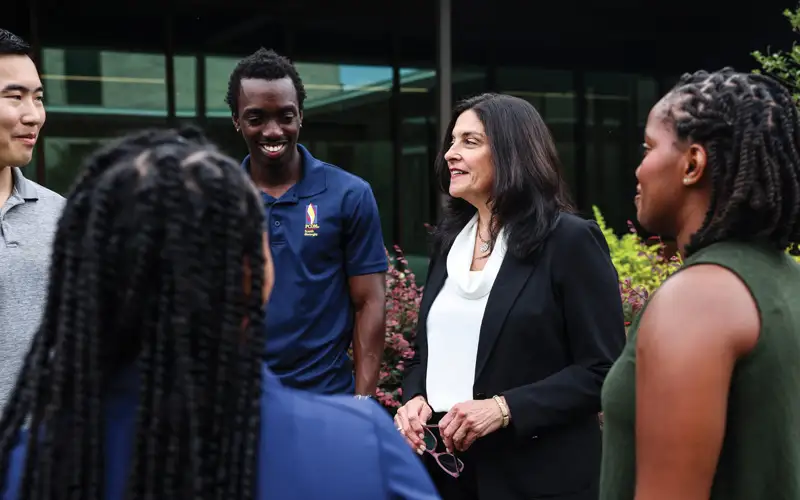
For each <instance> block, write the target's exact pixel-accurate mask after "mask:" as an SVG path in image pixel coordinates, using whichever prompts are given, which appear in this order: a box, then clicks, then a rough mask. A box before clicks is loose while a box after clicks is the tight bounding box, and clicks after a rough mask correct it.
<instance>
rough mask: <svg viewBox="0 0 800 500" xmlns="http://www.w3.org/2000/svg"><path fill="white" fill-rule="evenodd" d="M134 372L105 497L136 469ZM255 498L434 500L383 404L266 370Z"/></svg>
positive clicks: (120, 490)
mask: <svg viewBox="0 0 800 500" xmlns="http://www.w3.org/2000/svg"><path fill="white" fill-rule="evenodd" d="M138 386H139V384H138V378H137V375H136V370H135V369H128V370H126V371H125V373H123V374H122V375H120V376H119V377H118V378H117V379H116V380H115V381H114V383H113V386H112V389H111V396H110V397H109V398H108V399H107V401H106V405H105V426H106V427H105V433H106V434H105V461H104V466H105V488H106V494H105V498H106V500H121V499H122V498H123V496H124V493H125V483H126V479H127V474H128V471H129V469H130V466H131V459H132V454H133V440H134V438H135V435H136V406H137V400H138V390H139V387H138ZM26 440H27V434H26V433H23V435H22V439H21V440H20V443H19V444H18V445H17V447H16V448H15V449H14V450H13V452H12V455H11V460H10V466H9V471H8V474H7V479H6V485H7V487H6V491H5V492H4V493H3V496H2V499H3V500H16V499H17V498H18V491H19V488H20V485H21V480H22V473H23V470H24V467H25V443H26ZM258 453H259V458H258V473H257V475H258V479H257V485H256V488H257V491H256V495H255V498H256V499H259V500H260V499H281V500H313V499H316V498H324V499H327V500H338V499H341V500H361V499H363V500H378V499H387V500H388V499H408V500H435V499H438V498H439V496H438V494H437V493H436V489H435V488H434V486H433V483H432V482H431V480H430V477H429V476H428V474H427V472H426V471H425V469H424V467H423V465H422V461H421V460H420V459H419V458H418V457H417V456H416V455H415V454H414V452H413V451H412V450H411V448H410V447H409V446H408V444H406V442H405V441H404V440H403V438H402V437H401V436H400V433H399V432H397V429H395V428H394V427H393V425H392V421H391V418H390V417H389V416H388V414H387V413H386V412H385V410H383V409H382V408H381V407H380V406H379V405H378V404H377V403H375V402H373V401H370V400H357V399H354V398H352V397H348V396H320V395H316V394H309V393H307V392H300V391H295V390H292V389H289V388H286V387H283V386H282V385H281V384H280V382H279V381H278V380H277V378H276V377H275V376H274V375H272V374H271V373H270V372H269V370H267V369H266V368H265V369H264V391H263V395H262V398H261V442H260V447H259V451H258Z"/></svg>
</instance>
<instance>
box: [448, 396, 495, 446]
mask: <svg viewBox="0 0 800 500" xmlns="http://www.w3.org/2000/svg"><path fill="white" fill-rule="evenodd" d="M502 426H503V412H502V411H501V410H500V406H499V405H498V404H497V403H496V402H495V401H494V400H493V399H481V400H472V401H464V402H463V403H458V404H457V405H455V406H453V407H452V408H450V411H449V412H447V415H445V416H444V417H442V420H441V421H439V432H440V433H441V436H442V440H443V441H444V445H445V447H446V448H447V451H450V452H452V451H453V450H458V451H466V450H467V449H468V448H469V447H470V446H472V443H474V442H475V440H476V439H478V438H480V437H483V436H486V435H487V434H491V433H492V432H494V431H496V430H497V429H499V428H500V427H502Z"/></svg>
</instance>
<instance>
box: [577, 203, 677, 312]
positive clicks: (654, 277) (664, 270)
mask: <svg viewBox="0 0 800 500" xmlns="http://www.w3.org/2000/svg"><path fill="white" fill-rule="evenodd" d="M592 209H593V211H594V218H595V220H596V221H597V224H598V225H599V226H600V230H601V231H603V236H605V238H606V243H608V248H609V250H610V251H611V261H612V262H613V263H614V267H615V268H617V274H618V275H619V293H620V298H621V299H622V307H623V311H624V313H625V324H626V325H629V324H630V322H631V321H632V319H633V316H634V315H635V314H636V313H637V312H638V311H639V310H641V308H642V306H644V303H645V302H646V301H647V298H648V297H649V296H650V294H652V293H653V292H654V291H655V290H656V289H657V288H658V287H659V286H660V285H661V283H663V282H664V280H665V279H667V277H669V275H670V274H672V273H674V272H675V271H676V270H677V269H678V268H680V265H681V261H680V257H679V256H678V255H677V254H675V255H669V256H667V255H665V252H666V246H665V245H664V244H663V242H662V241H661V240H660V239H658V238H651V239H650V240H649V241H645V240H644V239H642V237H641V236H639V234H638V233H637V232H636V229H635V228H634V226H633V224H631V223H630V222H629V223H628V224H629V227H630V232H628V233H627V234H624V235H622V236H617V235H616V234H615V233H614V231H613V230H612V229H611V228H609V227H608V226H607V225H606V221H605V219H604V218H603V214H602V213H601V212H600V209H599V208H597V207H592Z"/></svg>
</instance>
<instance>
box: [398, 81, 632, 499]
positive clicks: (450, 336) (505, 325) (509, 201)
mask: <svg viewBox="0 0 800 500" xmlns="http://www.w3.org/2000/svg"><path fill="white" fill-rule="evenodd" d="M445 137H446V139H445V142H444V144H443V146H442V150H441V152H440V154H439V157H438V158H437V161H436V172H437V176H438V177H439V180H440V186H441V188H442V190H443V191H444V192H445V193H446V194H447V198H448V199H447V204H446V210H445V214H444V217H443V219H442V220H441V221H440V223H439V224H438V226H437V227H436V231H435V234H434V236H435V245H434V252H433V256H432V258H431V263H430V268H429V271H428V279H427V283H426V286H425V292H424V296H423V299H422V304H421V307H420V315H419V328H418V331H417V337H416V353H415V355H414V358H413V360H411V362H410V363H409V365H408V366H407V368H406V371H405V379H404V381H403V398H404V403H405V404H404V406H403V407H401V408H400V409H399V410H398V412H397V416H396V417H395V423H396V425H397V428H398V430H399V431H400V432H402V433H403V435H404V436H405V437H406V440H407V441H408V442H409V444H410V445H411V446H412V447H413V448H414V449H415V450H416V451H417V452H418V453H419V454H420V455H423V456H424V460H425V462H426V466H427V467H428V471H429V472H430V474H431V476H432V478H433V479H434V482H435V483H436V485H437V488H438V489H439V492H440V494H441V495H442V497H443V498H444V500H460V499H467V498H468V499H480V500H506V499H507V500H517V499H520V500H521V499H532V498H548V499H564V500H567V499H569V500H596V499H597V496H598V490H597V489H598V476H599V472H600V427H599V423H598V419H597V413H598V411H600V388H601V386H602V384H603V380H604V378H605V376H606V373H607V372H608V370H609V368H610V367H611V365H612V364H613V362H614V360H616V358H617V356H618V355H619V354H620V352H621V351H622V347H623V345H624V343H625V331H624V326H623V316H622V304H621V301H620V296H619V288H618V282H617V273H616V271H615V269H614V266H613V264H612V262H611V258H610V256H609V250H608V246H607V245H606V242H605V239H604V238H603V234H602V233H601V231H600V229H599V228H598V226H597V224H595V223H594V222H591V221H586V220H584V219H582V218H580V217H578V216H576V215H573V214H572V213H571V207H570V202H569V200H568V195H567V194H566V188H565V185H564V182H563V180H562V179H561V176H560V173H559V167H558V155H557V154H556V150H555V145H554V144H553V140H552V137H551V136H550V132H549V131H548V129H547V126H546V125H545V123H544V122H543V120H542V118H541V116H540V115H539V113H538V112H537V111H536V109H535V108H534V107H533V106H532V105H531V104H529V103H528V102H527V101H524V100H522V99H518V98H516V97H511V96H506V95H496V94H484V95H481V96H477V97H474V98H471V99H469V100H466V101H464V102H462V103H460V104H459V105H458V106H457V107H456V108H455V110H454V112H453V118H452V120H451V122H450V125H449V127H448V132H447V135H446V136H445Z"/></svg>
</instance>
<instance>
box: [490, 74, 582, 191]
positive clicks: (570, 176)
mask: <svg viewBox="0 0 800 500" xmlns="http://www.w3.org/2000/svg"><path fill="white" fill-rule="evenodd" d="M497 86H498V87H499V88H500V89H501V90H500V91H501V92H502V93H504V94H511V95H514V96H517V97H520V98H522V99H525V100H527V101H528V102H530V103H531V104H533V106H534V107H535V108H536V110H537V111H538V112H539V114H540V115H542V118H543V119H544V122H545V123H546V124H547V127H548V128H549V129H550V133H551V134H553V139H554V140H555V143H556V149H557V150H558V155H559V158H560V159H561V167H562V175H563V176H564V179H565V180H566V182H567V184H568V185H569V188H570V192H571V193H572V194H573V196H574V195H575V189H576V185H575V183H576V181H577V179H576V178H575V156H576V154H575V148H576V142H575V141H576V139H575V124H576V121H577V116H576V106H575V99H576V97H575V92H574V84H573V75H572V72H570V71H550V70H542V69H533V68H498V70H497Z"/></svg>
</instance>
